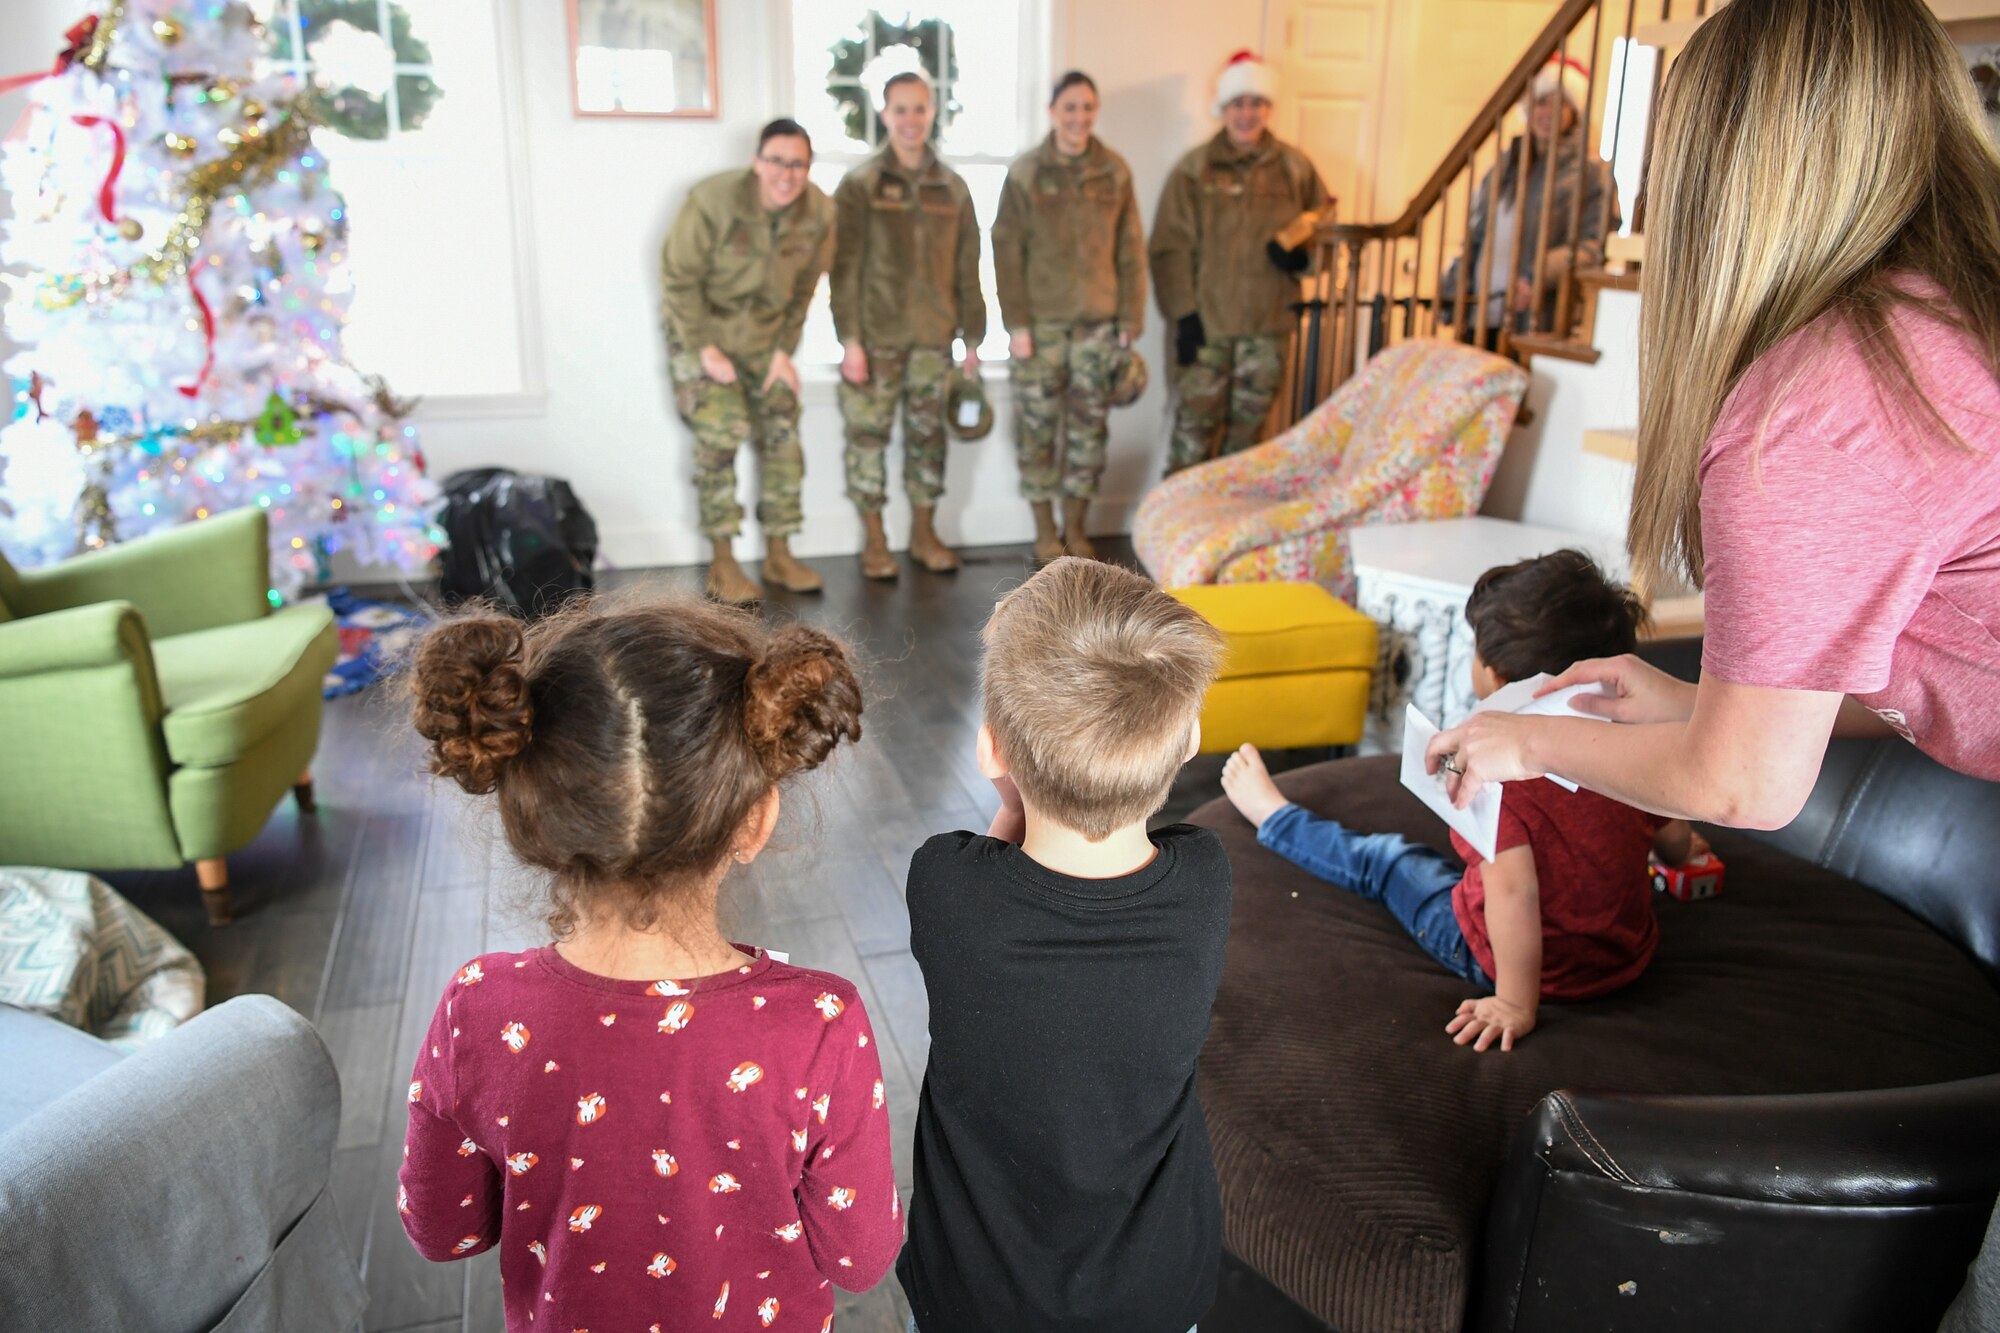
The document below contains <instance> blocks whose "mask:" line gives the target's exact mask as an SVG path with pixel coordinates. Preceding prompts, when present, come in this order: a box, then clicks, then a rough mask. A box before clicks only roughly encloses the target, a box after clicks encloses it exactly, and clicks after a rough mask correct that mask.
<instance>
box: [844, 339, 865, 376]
mask: <svg viewBox="0 0 2000 1333" xmlns="http://www.w3.org/2000/svg"><path fill="white" fill-rule="evenodd" d="M840 377H841V378H842V379H844V380H846V381H847V382H848V383H849V384H852V385H855V386H857V387H859V386H860V385H863V384H866V383H867V382H868V353H866V352H864V351H862V350H861V344H860V343H849V344H847V350H846V351H844V352H842V353H841V354H840Z"/></svg>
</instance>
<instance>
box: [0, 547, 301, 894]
mask: <svg viewBox="0 0 2000 1333" xmlns="http://www.w3.org/2000/svg"><path fill="white" fill-rule="evenodd" d="M267 541H268V536H267V524H266V522H265V518H264V512H263V511H262V510H261V509H243V510H236V511H233V512H231V513H226V514H221V515H218V516H217V517H215V518H211V519H207V520H205V521H203V522H200V523H193V524H189V525H187V526H186V527H180V528H175V529H173V530H171V531H168V532H162V533H156V534H153V535H150V536H147V537H142V538H139V539H137V540H134V541H130V542H126V543H123V544H121V545H118V546H114V547H111V548H110V549H108V550H105V551H99V552H96V553H94V554H91V555H85V556H79V557H77V558H76V559H74V560H65V561H62V562H61V563H59V564H54V565H49V566H46V567H45V568H41V569H22V570H17V569H15V568H14V567H13V566H12V565H10V564H8V563H7V561H6V559H5V558H4V557H0V863H5V864H26V865H49V866H62V867H68V868H72V869H79V870H129V869H168V868H172V867H175V866H180V865H184V864H186V863H188V862H193V863H194V866H195V873H196V876H197V878H198V879H199V881H200V884H201V890H202V899H203V902H204V903H205V904H206V905H207V908H208V916H209V920H210V921H212V922H215V923H217V924H222V923H225V922H227V921H228V920H229V919H230V917H231V908H230V900H229V872H228V866H227V863H226V861H225V860H224V858H226V857H227V856H228V855H229V854H230V853H232V852H235V851H237V850H239V849H241V848H242V847H244V846H245V845H246V844H248V843H249V842H250V840H251V839H252V838H254V837H256V836H257V831H258V830H259V829H260V828H262V827H263V826H264V821H265V820H266V819H268V818H269V817H270V814H271V811H272V809H273V808H274V807H275V806H276V805H277V803H278V802H279V801H280V800H282V799H283V798H284V795H285V791H286V789H287V788H290V789H292V791H293V792H294V793H295V795H296V796H297V798H298V802H299V807H300V809H301V810H304V811H310V810H311V809H312V808H313V795H312V779H311V775H310V772H309V768H310V765H311V763H312V756H313V750H314V748H315V747H316V746H317V745H318V744H319V720H320V690H321V683H322V680H323V678H324V677H325V675H326V671H327V668H328V667H330V666H332V665H333V660H334V657H335V656H336V654H337V649H338V640H337V638H336V637H335V634H334V629H333V617H332V615H331V614H330V613H329V612H328V611H327V609H326V608H325V607H323V606H295V607H290V608H287V609H285V610H282V611H275V612H274V611H273V610H272V609H271V606H270V604H269V602H268V600H267V593H266V589H267V587H268V586H269V584H268V580H267V578H266V572H267V561H268V559H269V556H268V555H267V553H266V550H265V546H266V542H267Z"/></svg>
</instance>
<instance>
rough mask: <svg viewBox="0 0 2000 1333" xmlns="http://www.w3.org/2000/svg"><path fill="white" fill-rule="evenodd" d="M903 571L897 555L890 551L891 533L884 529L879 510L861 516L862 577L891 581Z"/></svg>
mask: <svg viewBox="0 0 2000 1333" xmlns="http://www.w3.org/2000/svg"><path fill="white" fill-rule="evenodd" d="M900 572H902V566H900V565H898V564H897V563H896V557H895V556H893V555H891V554H890V553H889V535H888V534H887V533H885V532H883V531H882V515H881V513H880V512H879V511H878V512H876V513H873V514H863V515H862V516H861V577H863V578H865V579H879V580H881V581H882V582H885V583H886V582H890V581H892V580H894V579H895V577H896V575H897V574H899V573H900Z"/></svg>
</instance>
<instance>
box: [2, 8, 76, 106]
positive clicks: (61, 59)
mask: <svg viewBox="0 0 2000 1333" xmlns="http://www.w3.org/2000/svg"><path fill="white" fill-rule="evenodd" d="M96 35H97V15H95V14H91V15H87V16H86V17H85V18H84V19H83V20H82V21H80V22H78V23H76V24H73V25H72V26H71V27H70V30H69V31H68V32H66V33H64V34H63V40H64V41H66V42H68V43H69V45H68V46H65V47H64V48H63V49H62V50H61V51H60V52H59V53H57V55H56V63H55V67H54V68H53V69H50V70H47V71H46V72H44V71H41V70H37V71H36V72H35V73H33V74H16V75H15V76H14V77H13V78H11V79H0V93H11V92H13V91H14V90H15V89H16V88H25V87H27V86H28V85H29V84H31V83H39V82H40V81H41V80H43V79H48V78H53V77H55V76H56V75H58V74H61V73H64V72H66V71H67V70H68V69H69V67H70V66H71V65H74V64H75V63H76V62H77V58H78V57H79V56H81V55H82V54H83V52H84V48H85V47H87V46H89V45H90V39H91V38H92V37H95V36H96Z"/></svg>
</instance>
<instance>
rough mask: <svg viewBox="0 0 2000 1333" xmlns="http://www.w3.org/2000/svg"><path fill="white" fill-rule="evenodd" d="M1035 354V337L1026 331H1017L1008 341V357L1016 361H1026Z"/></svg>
mask: <svg viewBox="0 0 2000 1333" xmlns="http://www.w3.org/2000/svg"><path fill="white" fill-rule="evenodd" d="M1034 354H1035V335H1034V334H1032V333H1029V332H1028V331H1027V330H1026V329H1019V330H1016V331H1015V332H1014V333H1013V334H1012V335H1010V336H1009V337H1008V339H1007V355H1008V356H1011V357H1013V358H1014V359H1015V360H1016V361H1026V360H1027V359H1028V358H1029V357H1031V356H1033V355H1034Z"/></svg>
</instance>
